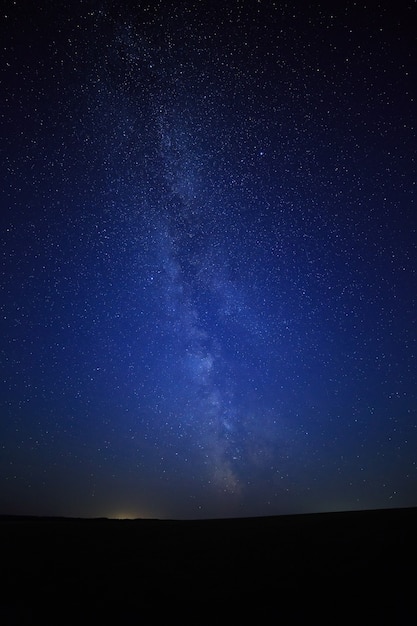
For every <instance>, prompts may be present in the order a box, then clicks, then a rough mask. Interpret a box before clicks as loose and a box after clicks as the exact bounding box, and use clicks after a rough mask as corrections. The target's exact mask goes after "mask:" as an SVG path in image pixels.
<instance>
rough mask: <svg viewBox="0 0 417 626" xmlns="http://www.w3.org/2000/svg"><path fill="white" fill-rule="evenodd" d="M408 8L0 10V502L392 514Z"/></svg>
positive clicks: (412, 414) (227, 5)
mask: <svg viewBox="0 0 417 626" xmlns="http://www.w3.org/2000/svg"><path fill="white" fill-rule="evenodd" d="M416 10H417V5H416V3H415V2H411V1H410V2H380V3H378V4H375V3H372V4H369V3H362V2H341V3H338V2H310V3H308V2H295V1H290V2H267V1H266V0H258V1H255V0H237V1H234V2H217V1H211V2H205V1H200V2H198V1H197V0H195V1H194V2H162V1H159V2H158V1H156V2H145V1H143V2H141V1H137V2H133V1H129V2H122V1H120V0H88V1H81V0H78V1H75V2H69V1H67V2H65V1H64V2H55V1H52V0H44V1H41V2H35V3H28V2H23V1H21V0H16V1H11V0H7V1H6V2H5V3H3V5H2V14H1V16H0V20H1V37H0V41H1V51H0V61H1V63H0V79H1V83H0V86H1V105H0V106H1V110H0V121H1V146H0V148H1V152H0V154H1V158H0V167H1V173H0V185H1V191H0V193H1V195H0V198H1V204H0V220H1V248H2V249H1V252H2V257H1V299H0V307H1V316H0V320H1V327H0V348H1V352H0V354H1V368H2V371H1V379H0V384H1V393H0V401H1V415H0V513H10V514H36V515H68V516H137V517H139V516H153V517H168V518H200V517H222V516H241V515H273V514H285V513H302V512H315V511H333V510H340V509H364V508H386V507H408V506H416V505H417V384H416V381H417V342H416V340H417V329H416V317H417V316H416V313H417V307H416V294H417V275H416V268H417V263H416V262H417V248H416V247H417V237H416V225H417V216H416V207H415V194H416V185H415V182H416V164H415V154H416V130H415V122H416V85H417V80H416V78H417V77H416V67H417V54H416V37H415V33H416V26H417V20H416Z"/></svg>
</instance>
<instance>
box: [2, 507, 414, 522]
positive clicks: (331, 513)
mask: <svg viewBox="0 0 417 626" xmlns="http://www.w3.org/2000/svg"><path fill="white" fill-rule="evenodd" d="M406 511H409V512H414V513H417V506H406V507H383V508H370V509H343V510H338V511H331V510H329V511H317V512H310V513H282V514H276V515H244V516H234V517H207V518H160V517H106V516H99V517H79V516H66V515H32V514H28V515H19V514H17V515H16V514H9V513H0V522H7V521H54V522H65V521H67V522H72V521H73V522H216V521H217V522H226V521H227V522H229V521H230V522H231V521H239V520H272V519H289V518H307V517H310V518H311V517H316V518H317V517H323V516H338V515H346V514H348V515H349V514H361V513H362V514H366V513H374V514H376V513H388V512H391V513H394V512H406Z"/></svg>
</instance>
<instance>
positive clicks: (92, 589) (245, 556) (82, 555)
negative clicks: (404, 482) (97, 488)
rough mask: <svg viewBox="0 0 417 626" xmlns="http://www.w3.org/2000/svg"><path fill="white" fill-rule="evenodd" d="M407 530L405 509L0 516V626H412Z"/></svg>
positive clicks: (415, 595) (410, 534) (413, 514)
mask: <svg viewBox="0 0 417 626" xmlns="http://www.w3.org/2000/svg"><path fill="white" fill-rule="evenodd" d="M416 529H417V509H399V510H384V511H365V512H349V513H327V514H314V515H298V516H283V517H267V518H250V519H233V520H212V521H158V520H137V521H116V520H72V519H70V520H65V519H63V520H61V519H32V518H7V517H4V518H0V533H1V556H0V559H1V569H2V584H1V603H0V624H2V625H4V626H9V625H12V624H13V625H14V624H16V626H26V624H43V625H44V624H45V625H46V624H54V625H64V624H65V625H66V624H71V625H72V624H89V625H91V624H125V623H126V624H142V625H146V624H194V625H196V626H198V625H199V624H223V623H228V624H241V623H243V622H249V623H251V624H304V623H305V624H313V623H321V624H322V623H329V624H330V623H332V624H338V623H355V624H385V623H387V624H411V623H416V622H415V619H416V616H417V592H416V582H417V576H416V571H417V569H416V557H417V550H416V547H417V541H416ZM346 620H347V621H346Z"/></svg>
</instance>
